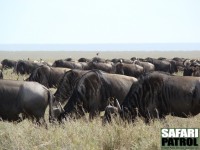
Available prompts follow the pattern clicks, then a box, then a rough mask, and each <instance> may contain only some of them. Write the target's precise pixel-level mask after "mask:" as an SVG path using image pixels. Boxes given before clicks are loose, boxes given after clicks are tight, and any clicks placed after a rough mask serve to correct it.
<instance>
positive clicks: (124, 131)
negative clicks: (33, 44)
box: [0, 52, 200, 150]
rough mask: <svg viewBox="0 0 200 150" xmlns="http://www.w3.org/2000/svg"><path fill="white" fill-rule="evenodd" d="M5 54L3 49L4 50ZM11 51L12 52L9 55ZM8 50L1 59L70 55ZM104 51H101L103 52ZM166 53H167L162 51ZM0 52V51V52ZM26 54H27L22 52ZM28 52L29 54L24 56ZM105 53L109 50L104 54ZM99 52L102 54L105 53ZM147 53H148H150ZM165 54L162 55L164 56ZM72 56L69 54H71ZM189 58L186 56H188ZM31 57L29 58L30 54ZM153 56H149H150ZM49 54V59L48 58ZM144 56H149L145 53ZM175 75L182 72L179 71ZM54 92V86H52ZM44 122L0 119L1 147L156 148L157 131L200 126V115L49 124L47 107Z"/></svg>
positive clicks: (6, 75)
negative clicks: (162, 118)
mask: <svg viewBox="0 0 200 150" xmlns="http://www.w3.org/2000/svg"><path fill="white" fill-rule="evenodd" d="M4 53H5V52H4ZM10 53H15V55H11V54H10ZM10 53H9V52H7V55H6V56H4V55H1V60H2V57H3V58H8V59H19V58H21V59H22V58H24V59H25V58H27V57H29V58H32V59H37V58H44V59H45V60H51V61H52V60H53V58H54V59H59V58H67V57H69V55H66V56H64V55H63V54H62V55H61V56H62V57H61V56H60V57H56V56H57V55H58V54H57V55H56V53H55V55H54V57H53V56H51V57H48V55H50V54H52V53H50V54H49V53H48V54H46V55H45V53H44V52H41V53H40V52H37V57H36V55H35V54H32V53H31V52H29V53H28V52H27V53H22V52H21V53H20V52H10ZM89 53H90V54H91V56H89V54H88V55H81V54H79V55H78V53H77V56H76V57H75V59H77V58H80V57H87V56H88V57H87V58H91V57H94V56H95V52H89ZM102 53H103V52H102ZM165 53H166V52H165ZM165 53H160V55H159V56H157V55H155V56H154V57H175V56H178V57H184V56H185V58H199V57H198V56H199V54H200V52H195V53H193V57H190V55H191V53H188V52H186V53H184V54H183V52H182V53H178V52H177V53H176V55H174V54H175V53H174V54H171V53H170V52H168V53H166V54H165ZM0 54H2V53H1V52H0ZM25 54H26V55H25ZM27 54H29V55H27ZM107 54H108V53H107ZM107 54H102V55H107ZM123 54H124V53H120V52H119V54H118V55H117V56H115V55H116V53H113V54H111V55H109V56H108V55H107V57H105V58H113V57H123ZM149 54H150V53H149ZM164 54H165V55H164ZM71 55H72V54H71ZM186 55H187V56H188V57H187V56H186ZM31 56H32V57H31ZM130 56H131V57H132V56H137V57H141V56H138V55H136V54H135V55H134V53H132V54H131V55H128V54H127V57H123V58H130ZM149 56H150V57H153V56H152V55H149ZM47 57H48V58H47ZM144 57H148V55H147V53H145V55H144ZM3 74H4V78H5V79H14V80H17V79H19V80H23V78H26V77H22V76H20V77H19V78H18V77H17V76H16V75H15V74H12V70H6V71H4V72H3ZM178 75H181V73H180V72H179V73H178ZM51 90H52V91H55V89H51ZM46 121H47V124H48V129H45V128H44V127H38V126H36V125H34V124H33V123H32V122H30V121H29V120H24V121H22V122H20V123H18V124H16V123H9V122H2V121H0V149H9V150H10V149H14V150H15V149H20V150H37V149H45V150H46V149H50V150H60V149H67V150H68V149H69V150H71V149H80V150H82V149H83V150H90V149H94V150H97V149H105V150H110V149H120V150H121V149H122V150H123V149H133V150H137V149H138V150H156V149H160V143H161V141H160V136H161V134H160V130H161V128H166V127H167V128H199V127H200V114H199V115H197V116H195V117H190V118H186V119H183V118H177V117H172V116H167V118H166V121H159V120H155V121H151V123H150V125H145V124H144V122H143V121H142V119H140V118H138V119H137V120H136V121H135V122H134V123H133V124H127V123H119V122H118V123H112V124H108V125H105V126H103V125H102V121H101V119H100V118H96V119H94V120H93V121H88V120H85V119H80V120H71V121H67V122H65V123H64V124H61V125H59V124H57V125H52V124H49V123H48V108H47V110H46Z"/></svg>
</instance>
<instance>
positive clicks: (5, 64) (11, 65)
mask: <svg viewBox="0 0 200 150" xmlns="http://www.w3.org/2000/svg"><path fill="white" fill-rule="evenodd" d="M16 63H17V61H15V60H9V59H4V60H2V61H1V64H2V69H8V68H14V67H15V65H16Z"/></svg>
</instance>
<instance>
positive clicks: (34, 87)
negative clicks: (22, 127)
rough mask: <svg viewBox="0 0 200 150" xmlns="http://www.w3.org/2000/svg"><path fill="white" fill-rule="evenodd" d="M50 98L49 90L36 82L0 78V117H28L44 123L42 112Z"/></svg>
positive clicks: (5, 118) (13, 118)
mask: <svg viewBox="0 0 200 150" xmlns="http://www.w3.org/2000/svg"><path fill="white" fill-rule="evenodd" d="M51 98H52V96H51V93H50V91H49V90H48V89H47V88H46V87H44V86H43V85H41V84H39V83H37V82H25V81H14V80H0V117H1V119H2V120H7V121H21V120H22V119H25V118H30V119H32V120H35V121H36V122H37V123H45V120H44V114H45V110H46V107H47V106H48V104H49V101H50V99H51ZM20 114H21V115H22V117H20Z"/></svg>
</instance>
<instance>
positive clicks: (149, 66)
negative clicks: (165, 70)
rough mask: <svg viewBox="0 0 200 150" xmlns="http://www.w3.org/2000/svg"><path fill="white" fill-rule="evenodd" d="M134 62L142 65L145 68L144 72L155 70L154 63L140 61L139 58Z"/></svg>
mask: <svg viewBox="0 0 200 150" xmlns="http://www.w3.org/2000/svg"><path fill="white" fill-rule="evenodd" d="M134 63H135V64H137V65H139V66H142V67H143V68H144V72H145V73H146V72H151V71H154V70H155V67H154V65H153V64H152V63H149V62H142V61H139V60H135V61H134Z"/></svg>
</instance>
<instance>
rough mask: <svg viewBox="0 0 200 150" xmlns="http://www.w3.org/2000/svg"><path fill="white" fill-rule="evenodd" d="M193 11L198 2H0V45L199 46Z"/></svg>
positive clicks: (197, 13)
mask: <svg viewBox="0 0 200 150" xmlns="http://www.w3.org/2000/svg"><path fill="white" fill-rule="evenodd" d="M199 7H200V1H199V0H73V1H72V0H0V45H9V44H119V43H121V44H141V43H179V44H181V43H200V19H199V18H200V9H199ZM197 45H198V46H199V47H198V48H199V49H200V44H197Z"/></svg>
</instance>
